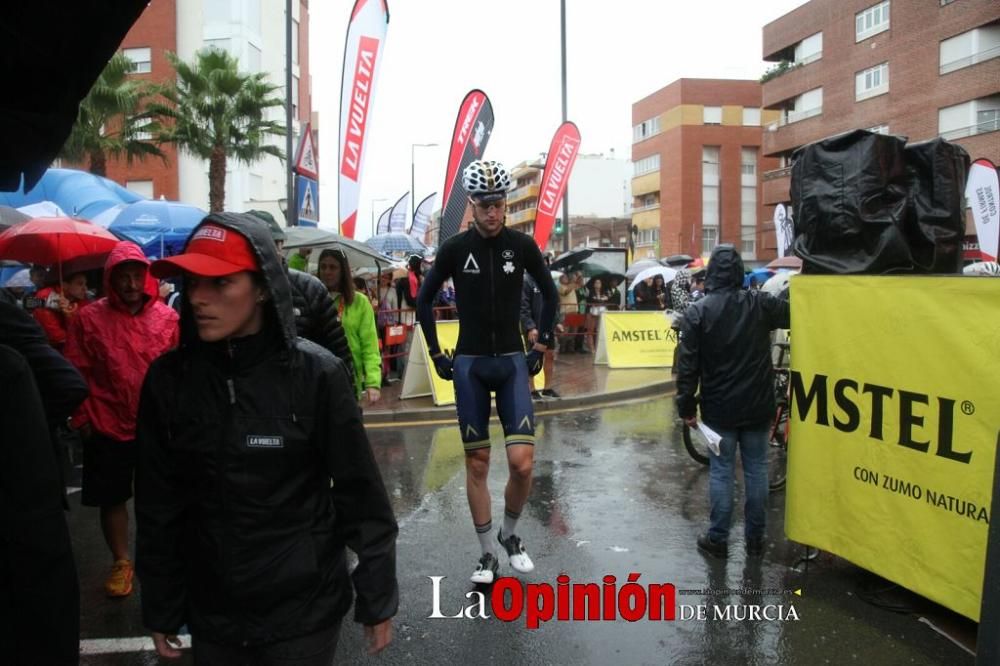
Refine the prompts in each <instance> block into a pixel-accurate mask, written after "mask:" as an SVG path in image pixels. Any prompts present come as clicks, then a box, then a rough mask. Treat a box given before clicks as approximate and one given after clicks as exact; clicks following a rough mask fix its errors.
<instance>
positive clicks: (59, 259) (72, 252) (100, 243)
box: [0, 217, 121, 281]
mask: <svg viewBox="0 0 1000 666" xmlns="http://www.w3.org/2000/svg"><path fill="white" fill-rule="evenodd" d="M120 242H121V240H120V239H119V238H118V237H117V236H115V235H114V234H112V233H111V232H110V231H108V230H107V229H104V228H102V227H99V226H97V225H96V224H91V223H90V222H87V221H86V220H75V219H72V218H69V217H36V218H34V219H33V220H29V221H27V222H23V223H21V224H16V225H14V226H12V227H10V228H8V229H7V230H5V231H4V232H3V233H0V259H14V260H16V261H23V262H25V263H33V264H45V265H51V264H58V265H59V272H60V276H59V279H60V281H61V280H62V275H61V273H62V264H63V262H64V261H69V260H70V259H77V258H79V257H85V256H91V255H95V254H107V253H108V252H111V250H112V248H114V246H115V245H117V244H118V243H120Z"/></svg>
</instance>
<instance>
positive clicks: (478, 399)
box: [454, 352, 535, 451]
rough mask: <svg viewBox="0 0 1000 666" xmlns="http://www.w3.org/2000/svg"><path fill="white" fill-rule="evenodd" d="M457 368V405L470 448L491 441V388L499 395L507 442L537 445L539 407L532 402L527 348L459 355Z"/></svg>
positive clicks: (459, 420)
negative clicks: (490, 353)
mask: <svg viewBox="0 0 1000 666" xmlns="http://www.w3.org/2000/svg"><path fill="white" fill-rule="evenodd" d="M454 372H455V374H454V382H455V406H456V408H457V411H458V425H459V427H460V428H461V430H462V445H463V446H464V447H465V450H466V451H473V450H475V449H482V448H486V447H488V446H489V445H490V430H489V422H490V392H495V393H496V395H497V415H498V416H499V417H500V424H501V425H502V426H503V434H504V441H505V443H506V445H507V446H510V445H511V444H530V445H534V443H535V408H534V406H533V405H532V404H531V388H530V386H529V385H528V366H527V364H526V363H525V361H524V353H523V352H512V353H510V354H503V355H501V356H466V355H464V354H462V355H458V356H456V357H455V363H454Z"/></svg>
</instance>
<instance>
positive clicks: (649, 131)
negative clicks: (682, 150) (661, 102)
mask: <svg viewBox="0 0 1000 666" xmlns="http://www.w3.org/2000/svg"><path fill="white" fill-rule="evenodd" d="M659 133H660V117H659V116H656V117H655V118H650V119H649V120H644V121H642V122H641V123H639V124H638V125H635V126H634V127H633V128H632V143H638V142H640V141H642V140H643V139H648V138H649V137H651V136H653V135H656V134H659Z"/></svg>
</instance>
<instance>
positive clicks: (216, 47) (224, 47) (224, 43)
mask: <svg viewBox="0 0 1000 666" xmlns="http://www.w3.org/2000/svg"><path fill="white" fill-rule="evenodd" d="M204 44H205V48H206V49H211V50H213V51H222V52H223V53H228V52H229V40H228V39H206V40H205V42H204Z"/></svg>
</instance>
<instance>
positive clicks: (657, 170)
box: [632, 79, 777, 261]
mask: <svg viewBox="0 0 1000 666" xmlns="http://www.w3.org/2000/svg"><path fill="white" fill-rule="evenodd" d="M762 115H763V117H762ZM770 119H771V117H770V116H768V114H766V113H764V114H762V112H761V86H760V83H758V82H757V81H736V80H722V79H679V80H677V81H675V82H673V83H671V84H670V85H668V86H667V87H665V88H662V89H661V90H658V91H656V92H655V93H653V94H652V95H649V96H648V97H646V98H644V99H642V100H639V101H638V102H636V103H635V104H633V105H632V123H633V144H632V163H633V168H634V175H633V178H632V196H633V205H632V210H633V214H632V223H633V226H634V227H635V228H636V230H637V238H636V258H637V259H638V258H645V257H647V256H650V257H660V256H666V255H671V254H678V253H686V254H691V255H693V256H697V255H700V254H704V253H707V252H710V251H711V248H712V247H714V246H715V245H716V244H718V243H733V244H734V245H736V247H737V248H739V249H740V250H741V252H742V254H743V256H744V258H745V259H747V260H750V261H753V260H764V259H768V258H773V256H774V251H773V245H772V249H771V254H770V256H768V254H767V253H766V252H764V251H762V250H763V248H762V246H761V245H760V242H759V241H760V239H759V236H760V229H761V225H760V221H761V220H762V214H763V213H762V211H763V207H762V203H761V196H760V173H761V172H762V171H764V170H769V169H773V168H774V167H775V166H776V165H777V161H776V160H774V159H768V158H763V157H762V156H761V151H760V148H761V123H762V122H767V121H769V120H770Z"/></svg>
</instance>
